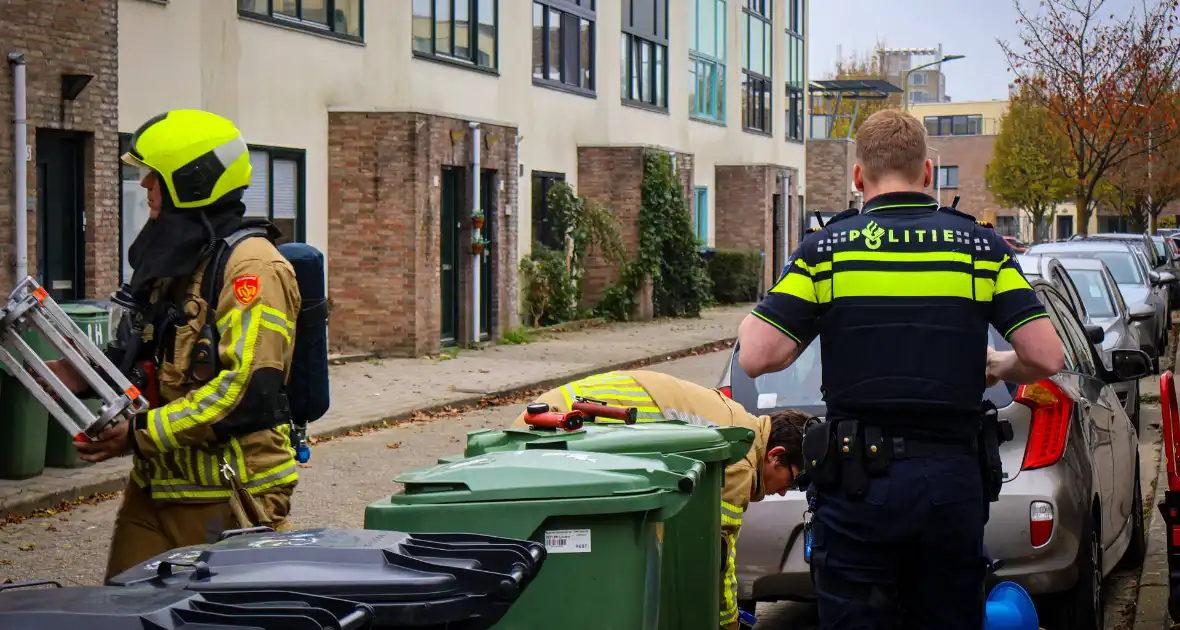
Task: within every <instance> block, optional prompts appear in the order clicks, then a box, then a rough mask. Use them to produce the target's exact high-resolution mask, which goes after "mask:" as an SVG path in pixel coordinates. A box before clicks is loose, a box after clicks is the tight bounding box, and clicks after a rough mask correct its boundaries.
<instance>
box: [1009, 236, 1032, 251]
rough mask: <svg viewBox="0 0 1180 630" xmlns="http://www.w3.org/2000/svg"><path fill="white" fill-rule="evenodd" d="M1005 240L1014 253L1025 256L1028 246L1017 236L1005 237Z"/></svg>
mask: <svg viewBox="0 0 1180 630" xmlns="http://www.w3.org/2000/svg"><path fill="white" fill-rule="evenodd" d="M1004 240H1005V241H1008V245H1010V246H1011V247H1012V251H1014V252H1016V253H1017V254H1023V253H1024V252H1025V251H1026V250H1027V249H1028V245H1026V244H1025V243H1024V241H1022V240H1020V239H1019V238H1016V237H1015V236H1005V237H1004Z"/></svg>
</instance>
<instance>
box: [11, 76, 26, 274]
mask: <svg viewBox="0 0 1180 630" xmlns="http://www.w3.org/2000/svg"><path fill="white" fill-rule="evenodd" d="M8 64H9V65H11V66H12V84H13V85H12V95H13V116H12V134H13V135H12V139H13V143H12V177H13V186H12V190H13V194H14V198H13V205H12V212H13V221H12V224H13V226H14V227H15V230H16V234H15V235H14V236H15V238H14V239H13V248H14V249H15V253H16V270H15V271H16V274H15V275H14V276H13V278H12V282H13V284H14V285H15V284H16V283H18V282H20V281H21V280H24V279H25V277H26V276H28V275H29V245H28V237H29V229H28V221H29V214H28V207H29V191H28V182H29V177H28V162H27V160H28V158H27V157H26V156H27V154H28V150H29V145H28V142H29V131H28V123H27V122H26V121H25V117H26V116H27V115H28V112H27V111H26V98H25V87H26V84H25V55H24V53H8Z"/></svg>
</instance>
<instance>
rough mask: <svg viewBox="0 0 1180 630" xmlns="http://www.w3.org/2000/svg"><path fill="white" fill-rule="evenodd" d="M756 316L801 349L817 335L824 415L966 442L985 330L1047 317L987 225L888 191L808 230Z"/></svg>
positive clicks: (980, 383)
mask: <svg viewBox="0 0 1180 630" xmlns="http://www.w3.org/2000/svg"><path fill="white" fill-rule="evenodd" d="M754 314H755V315H756V316H758V317H760V318H761V319H763V320H765V321H766V322H768V323H770V324H771V325H773V326H775V327H776V328H778V329H779V330H780V331H782V332H783V333H784V334H786V335H788V336H790V337H791V338H793V339H794V340H795V341H797V342H798V343H800V344H808V343H810V342H811V341H812V340H813V339H814V338H815V337H816V336H820V335H822V342H821V346H822V348H821V353H822V362H823V365H824V368H825V369H824V391H825V402H826V404H827V407H828V415H829V418H841V417H843V418H849V419H863V420H871V421H872V422H873V423H875V424H879V425H882V426H886V427H890V428H891V429H893V432H895V433H898V434H904V435H908V436H911V437H912V438H913V439H918V440H935V441H960V440H966V441H970V440H973V439H975V438H976V436H977V431H978V429H979V426H980V424H979V418H980V409H981V401H982V399H983V392H984V389H985V385H986V383H985V376H984V370H983V369H982V366H983V365H984V364H985V361H986V358H987V355H986V352H987V350H986V347H987V345H986V340H987V334H988V333H987V331H988V326H989V324H990V325H992V326H994V327H995V328H996V330H997V331H999V332H1000V333H1001V334H1002V335H1004V336H1005V337H1007V336H1008V335H1010V334H1011V333H1012V331H1014V330H1016V329H1017V328H1019V327H1020V326H1022V325H1023V324H1025V323H1027V322H1028V321H1031V320H1033V319H1036V318H1038V317H1044V316H1045V310H1044V307H1043V306H1042V305H1041V303H1040V302H1039V300H1038V299H1037V297H1036V295H1035V293H1034V292H1033V291H1032V290H1031V288H1030V286H1029V284H1028V282H1027V280H1025V278H1024V276H1023V273H1022V271H1021V270H1020V268H1019V266H1018V265H1017V263H1016V260H1015V258H1014V254H1013V252H1012V249H1011V247H1010V246H1009V245H1008V244H1007V243H1006V242H1005V241H1004V240H1003V238H1001V237H1000V236H999V235H997V234H996V233H995V231H994V230H993V229H991V227H990V226H989V225H987V224H985V223H983V222H978V221H976V219H975V218H974V217H972V216H970V215H968V214H965V213H963V212H960V211H958V210H956V209H955V208H953V207H952V208H945V207H943V208H940V207H939V206H938V203H937V202H936V201H935V200H934V199H933V198H932V197H930V196H928V195H925V194H921V193H887V194H883V195H879V196H877V197H875V198H873V199H871V200H870V201H869V202H868V203H866V204H865V207H864V209H863V210H862V211H857V210H855V209H851V210H848V211H845V212H842V213H840V214H839V215H837V216H835V217H833V218H832V219H831V220H830V221H829V222H828V223H827V224H826V225H824V226H823V227H821V228H819V229H817V230H814V231H812V232H811V233H809V234H808V235H807V236H806V237H805V238H804V240H803V243H802V244H801V245H800V247H799V249H798V250H797V251H796V252H795V253H794V254H793V257H792V260H791V261H790V262H788V269H787V270H786V273H785V274H784V275H783V276H782V277H781V278H780V280H779V281H778V282H777V283H776V285H775V286H774V288H773V289H771V291H770V293H769V294H768V295H767V297H766V298H765V299H764V300H763V301H762V303H761V304H759V306H758V307H757V308H756V309H755V311H754ZM883 361H887V362H888V363H887V364H883V363H882V362H883Z"/></svg>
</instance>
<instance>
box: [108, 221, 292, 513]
mask: <svg viewBox="0 0 1180 630" xmlns="http://www.w3.org/2000/svg"><path fill="white" fill-rule="evenodd" d="M203 274H204V265H202V267H199V268H198V269H197V271H196V272H195V273H194V274H193V276H192V277H191V278H189V279H188V280H187V281H177V282H173V283H164V282H161V283H160V284H159V285H158V286H157V290H156V292H157V297H158V296H162V295H165V294H167V295H168V296H170V297H171V298H172V299H173V300H174V301H175V302H176V304H177V305H178V306H179V307H181V308H182V310H184V311H185V313H186V315H189V316H192V315H195V317H192V318H191V319H189V320H188V322H187V323H182V324H180V325H179V326H177V328H176V336H175V342H174V344H172V345H173V348H172V352H170V353H165V358H164V361H163V363H162V364H161V365H160V366H159V369H158V372H157V378H158V381H159V387H160V400H161V401H162V402H161V406H159V407H157V408H155V409H152V410H150V411H149V412H147V413H146V414H141V415H140V416H138V418H137V419H136V423H135V429H136V430H135V440H134V443H133V446H134V466H133V469H132V472H131V478H132V480H133V481H134V482H135V483H136V484H137V485H138V486H139V487H141V488H143V489H144V490H145V491H147V492H149V493H150V494H151V496H152V498H154V499H164V500H176V501H195V502H207V501H217V500H222V499H228V498H229V497H230V494H231V492H232V491H231V487H232V486H231V485H230V481H229V480H228V479H227V478H226V472H227V471H224V470H222V466H223V464H225V465H227V466H228V468H229V469H231V470H232V472H233V474H235V475H236V476H237V479H238V481H239V482H240V483H241V484H242V485H243V486H244V487H245V489H246V490H247V491H248V492H250V493H251V494H254V495H257V494H261V493H263V492H266V491H269V490H274V489H276V488H279V489H283V490H287V491H289V489H290V488H293V487H294V484H295V483H296V480H297V478H298V476H299V475H298V472H297V468H296V463H295V453H294V450H293V449H292V447H291V439H290V425H289V423H283V422H276V421H275V419H276V418H278V417H280V416H281V415H282V412H283V410H282V409H280V408H279V407H280V406H281V404H280V402H279V401H280V400H281V399H280V397H279V394H278V392H279V391H280V390H281V388H282V387H283V386H284V384H285V383H286V380H287V377H288V375H289V373H290V369H291V350H292V348H293V343H294V339H295V318H296V317H297V316H298V314H299V308H300V305H301V299H300V296H299V287H298V285H297V284H296V282H295V270H294V268H292V267H291V264H290V263H289V262H287V260H286V259H285V258H284V257H283V256H282V254H280V253H279V252H278V250H277V249H276V248H275V246H274V245H273V244H272V243H271V242H270V241H268V240H267V239H265V238H248V239H245V240H243V241H242V242H241V243H239V244H238V246H237V247H236V248H234V250H233V252H232V254H231V255H230V257H229V260H228V261H227V262H226V265H225V275H224V278H223V283H222V290H221V294H220V296H219V297H218V299H217V304H215V305H214V308H216V317H215V321H216V323H217V329H218V331H219V334H220V343H219V346H218V351H219V353H220V360H221V362H220V369H221V371H220V373H218V374H216V375H215V376H214V377H213V378H212V380H210V381H208V382H207V383H203V384H202V383H199V382H195V381H194V380H193V379H192V378H191V377H190V374H189V365H190V361H191V359H192V354H193V352H192V350H193V346H194V344H195V343H196V342H197V340H198V338H199V336H200V331H201V327H202V325H203V324H204V323H205V322H206V308H207V305H206V304H205V301H204V300H203V299H202V298H201V290H200V286H201V278H202V275H203ZM154 334H155V332H154V331H150V330H149V331H147V332H146V335H149V336H151V335H154ZM156 336H157V337H158V336H159V335H156ZM255 427H266V428H260V429H255Z"/></svg>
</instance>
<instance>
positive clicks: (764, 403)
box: [758, 392, 778, 409]
mask: <svg viewBox="0 0 1180 630" xmlns="http://www.w3.org/2000/svg"><path fill="white" fill-rule="evenodd" d="M776 405H778V393H777V392H767V393H765V394H758V408H759V409H773V408H774V407H775V406H776Z"/></svg>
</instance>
